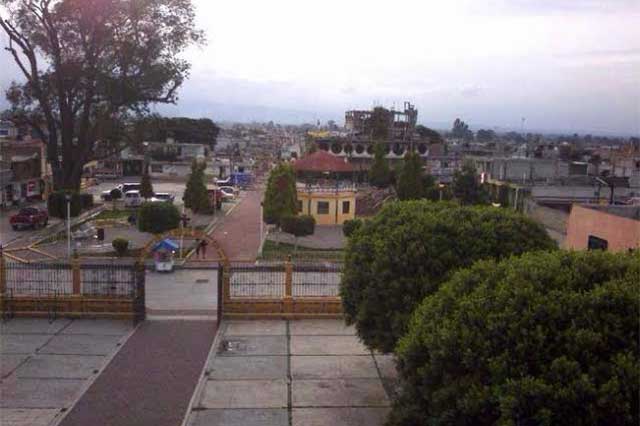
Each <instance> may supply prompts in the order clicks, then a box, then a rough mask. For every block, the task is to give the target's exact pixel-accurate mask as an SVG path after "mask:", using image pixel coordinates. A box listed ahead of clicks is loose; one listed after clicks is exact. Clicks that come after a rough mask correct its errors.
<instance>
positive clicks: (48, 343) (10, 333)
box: [0, 318, 133, 426]
mask: <svg viewBox="0 0 640 426" xmlns="http://www.w3.org/2000/svg"><path fill="white" fill-rule="evenodd" d="M132 329H133V324H132V323H131V322H130V321H115V320H69V319H58V320H55V321H53V322H49V321H48V320H46V319H20V318H16V319H12V320H10V321H7V322H3V323H2V324H0V377H1V379H0V424H1V425H2V426H46V425H50V424H52V423H55V422H56V419H58V418H59V417H60V416H61V415H62V413H63V412H65V411H66V410H68V409H69V408H70V407H71V405H72V404H73V403H74V401H75V400H76V399H77V398H78V397H79V396H80V394H81V393H82V392H83V391H84V389H85V388H86V386H87V385H88V384H89V381H91V380H93V379H94V378H95V377H96V376H97V375H98V374H99V373H100V372H101V371H102V369H103V368H104V367H105V366H106V364H107V362H108V360H109V359H110V357H111V356H112V355H113V354H114V353H115V352H116V351H117V350H118V349H119V347H120V345H121V344H122V342H123V341H124V340H125V339H126V337H127V335H128V334H129V332H130V331H131V330H132Z"/></svg>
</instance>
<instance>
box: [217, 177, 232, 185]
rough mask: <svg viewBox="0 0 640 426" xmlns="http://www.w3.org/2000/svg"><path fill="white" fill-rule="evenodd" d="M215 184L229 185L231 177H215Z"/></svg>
mask: <svg viewBox="0 0 640 426" xmlns="http://www.w3.org/2000/svg"><path fill="white" fill-rule="evenodd" d="M216 185H218V186H221V185H231V178H230V177H228V178H226V179H216Z"/></svg>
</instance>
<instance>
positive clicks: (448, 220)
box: [340, 200, 556, 352]
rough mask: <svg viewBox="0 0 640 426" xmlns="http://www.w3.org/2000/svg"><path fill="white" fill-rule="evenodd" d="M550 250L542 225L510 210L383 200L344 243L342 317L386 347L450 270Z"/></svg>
mask: <svg viewBox="0 0 640 426" xmlns="http://www.w3.org/2000/svg"><path fill="white" fill-rule="evenodd" d="M554 247H556V244H555V243H554V241H553V240H551V238H549V236H548V235H547V233H546V231H545V230H544V228H542V227H541V226H540V225H538V224H537V223H535V222H533V221H532V220H531V219H528V218H526V217H524V216H522V215H520V214H517V213H514V212H512V211H510V210H506V209H496V208H493V207H460V206H457V205H455V204H451V203H432V202H428V201H423V200H420V201H401V202H395V203H391V204H387V205H385V206H384V207H383V208H382V210H381V211H380V212H379V213H378V214H377V215H376V216H375V217H374V218H373V219H371V220H368V221H366V222H365V223H364V224H363V225H362V226H361V227H360V229H358V231H357V232H355V233H353V234H352V235H351V237H350V238H349V240H348V243H347V248H346V254H345V264H344V268H343V275H342V283H341V286H340V295H341V296H342V304H343V307H344V311H345V315H346V318H347V321H348V322H350V323H355V325H356V330H357V332H358V335H359V336H360V337H361V338H362V340H363V341H364V343H365V344H367V346H369V347H371V348H373V349H377V350H380V351H383V352H390V351H392V350H393V348H394V346H395V344H396V342H397V340H398V339H399V338H400V337H402V335H403V334H404V333H405V331H406V329H407V324H408V322H409V318H410V316H411V313H412V312H413V309H414V308H415V307H416V306H418V304H420V302H422V300H423V299H424V298H425V297H426V296H428V295H430V294H432V293H434V292H435V291H436V290H437V289H438V286H439V285H440V284H441V283H442V282H444V281H446V280H447V278H448V277H450V275H451V274H452V273H453V272H454V271H455V270H457V269H459V268H462V267H466V266H469V265H471V264H472V263H473V262H474V261H475V260H479V259H487V258H496V259H502V258H505V257H509V256H511V255H517V254H521V253H523V252H526V251H530V250H543V249H553V248H554Z"/></svg>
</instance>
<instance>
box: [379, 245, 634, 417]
mask: <svg viewBox="0 0 640 426" xmlns="http://www.w3.org/2000/svg"><path fill="white" fill-rule="evenodd" d="M639 295H640V255H638V254H635V255H629V254H617V255H616V254H611V253H606V252H565V251H556V252H552V253H551V252H547V253H542V252H538V253H528V254H525V255H523V256H522V257H513V258H510V259H507V260H504V261H502V262H500V263H495V262H494V261H483V262H478V263H476V264H474V265H473V266H472V267H471V268H469V269H465V270H462V271H459V272H458V273H456V274H455V275H454V276H453V277H452V279H451V280H450V281H448V282H447V283H444V284H443V285H442V286H441V288H440V290H439V291H438V292H437V293H436V294H434V295H432V296H431V297H428V298H426V299H425V301H424V302H423V303H422V304H421V306H420V307H418V308H417V309H416V311H415V314H414V316H413V318H412V320H411V323H410V327H409V331H408V333H407V334H406V335H405V336H404V337H403V338H402V339H401V340H400V342H399V344H398V347H397V350H396V354H397V356H398V359H399V362H398V366H399V372H400V384H401V386H400V389H401V393H400V395H399V398H398V399H397V401H396V402H395V403H394V408H393V410H392V413H391V416H390V418H389V421H388V424H389V425H412V426H413V425H436V424H437V425H480V426H482V425H495V424H497V425H514V426H515V425H524V426H528V425H566V424H571V425H637V424H639V422H640V419H639V416H638V405H639V400H638V395H639V394H638V392H639V391H640V389H639V384H640V361H639V358H638V353H639V350H640V348H639V345H638V339H639V337H640V336H639V333H638V318H640V299H639V297H640V296H639Z"/></svg>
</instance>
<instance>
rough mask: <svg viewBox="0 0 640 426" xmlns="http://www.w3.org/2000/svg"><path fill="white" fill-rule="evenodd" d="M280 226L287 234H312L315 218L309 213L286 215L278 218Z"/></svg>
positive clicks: (297, 235)
mask: <svg viewBox="0 0 640 426" xmlns="http://www.w3.org/2000/svg"><path fill="white" fill-rule="evenodd" d="M280 227H281V228H282V230H283V231H284V232H286V233H288V234H292V235H294V236H296V237H304V236H305V235H313V233H314V232H315V227H316V219H315V218H314V217H313V216H309V215H300V216H293V215H288V216H284V217H283V218H282V219H281V220H280Z"/></svg>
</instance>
